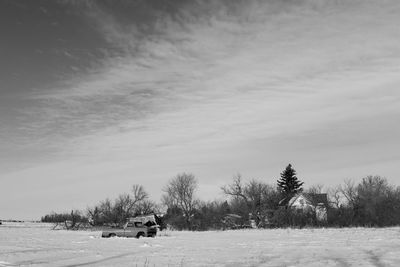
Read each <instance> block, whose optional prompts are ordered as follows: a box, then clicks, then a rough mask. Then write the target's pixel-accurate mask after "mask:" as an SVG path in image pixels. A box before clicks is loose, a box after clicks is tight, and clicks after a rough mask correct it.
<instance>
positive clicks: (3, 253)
mask: <svg viewBox="0 0 400 267" xmlns="http://www.w3.org/2000/svg"><path fill="white" fill-rule="evenodd" d="M100 234H101V233H100V232H98V231H96V232H95V231H93V232H92V231H65V230H51V227H50V226H49V225H43V224H38V223H34V224H33V223H32V224H30V223H26V224H25V225H24V226H21V225H18V227H14V226H12V225H11V223H5V224H4V225H1V226H0V266H326V267H329V266H398V263H399V262H400V253H398V252H399V251H400V227H394V228H383V229H375V228H342V229H263V230H258V229H246V230H236V231H233V230H232V231H231V230H229V231H208V232H177V231H167V232H160V233H159V235H158V236H157V237H155V238H141V239H136V238H101V237H100Z"/></svg>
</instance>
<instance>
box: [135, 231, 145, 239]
mask: <svg viewBox="0 0 400 267" xmlns="http://www.w3.org/2000/svg"><path fill="white" fill-rule="evenodd" d="M136 237H137V238H141V237H144V233H143V232H139V233H138V234H137V235H136Z"/></svg>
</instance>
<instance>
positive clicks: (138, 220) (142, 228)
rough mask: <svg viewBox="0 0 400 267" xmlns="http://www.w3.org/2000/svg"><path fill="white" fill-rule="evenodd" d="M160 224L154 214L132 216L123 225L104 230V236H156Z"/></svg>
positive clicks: (102, 234)
mask: <svg viewBox="0 0 400 267" xmlns="http://www.w3.org/2000/svg"><path fill="white" fill-rule="evenodd" d="M158 227H159V226H158V225H157V223H156V221H155V218H154V216H153V215H149V216H139V217H135V218H130V219H129V220H128V221H127V222H126V223H125V224H124V225H123V226H122V227H109V228H106V229H104V230H103V232H102V233H101V236H102V237H114V236H119V237H136V238H140V237H155V236H156V235H157V229H158Z"/></svg>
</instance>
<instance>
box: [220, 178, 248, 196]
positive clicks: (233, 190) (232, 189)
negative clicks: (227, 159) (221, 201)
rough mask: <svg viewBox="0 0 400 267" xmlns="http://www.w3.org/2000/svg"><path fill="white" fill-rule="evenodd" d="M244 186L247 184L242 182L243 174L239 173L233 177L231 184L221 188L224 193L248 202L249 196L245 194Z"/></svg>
mask: <svg viewBox="0 0 400 267" xmlns="http://www.w3.org/2000/svg"><path fill="white" fill-rule="evenodd" d="M244 187H245V185H243V184H242V175H241V174H240V173H238V174H237V175H236V176H234V177H233V182H232V183H231V184H229V185H226V186H223V187H222V188H221V189H222V191H223V192H224V194H226V195H229V196H232V197H235V198H241V199H243V200H244V201H245V202H246V203H247V202H248V200H247V196H246V195H245V189H244Z"/></svg>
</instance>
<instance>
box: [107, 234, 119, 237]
mask: <svg viewBox="0 0 400 267" xmlns="http://www.w3.org/2000/svg"><path fill="white" fill-rule="evenodd" d="M116 236H117V235H116V234H114V233H112V234H109V235H108V237H116Z"/></svg>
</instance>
